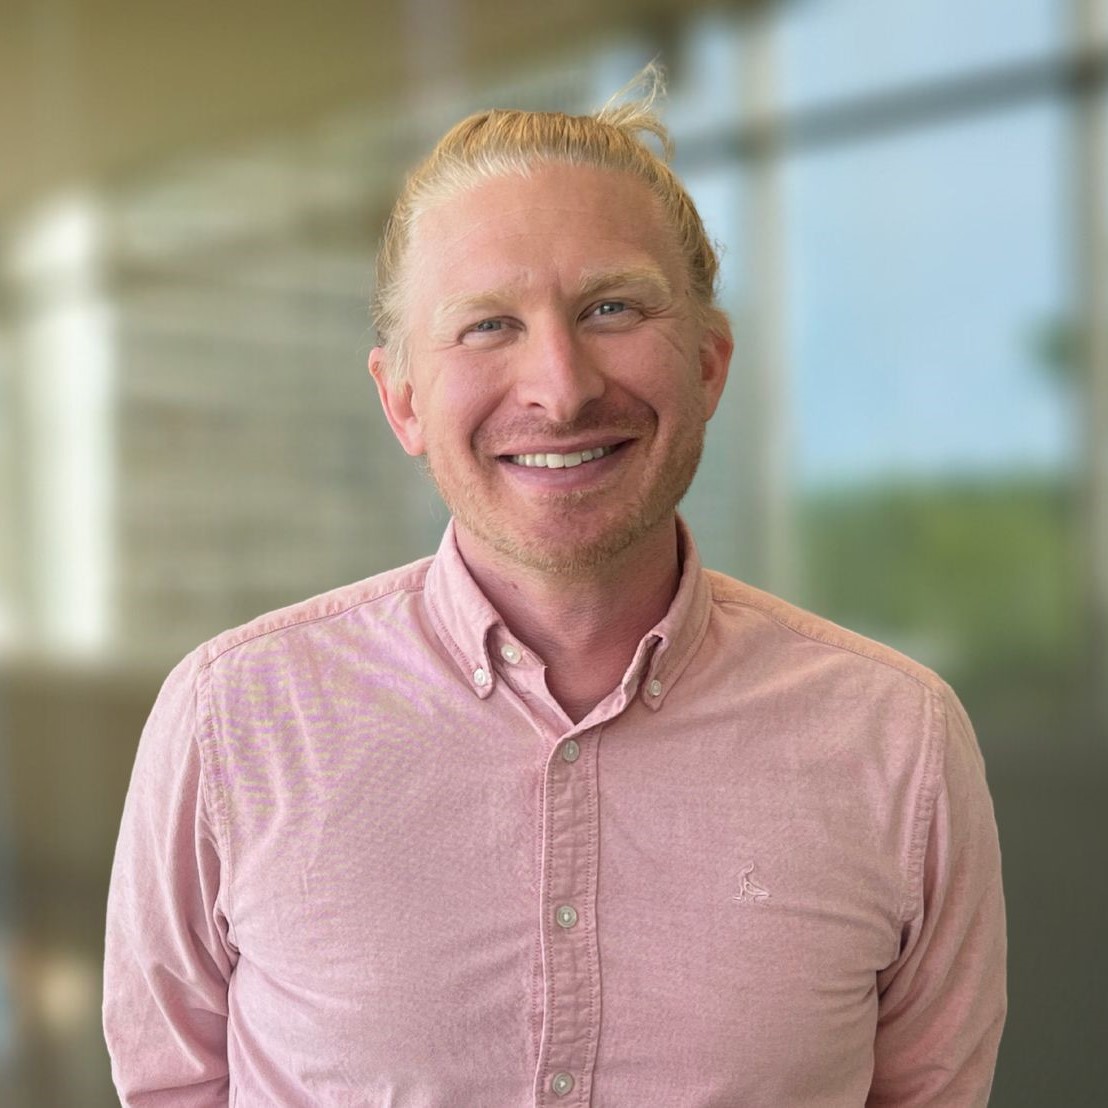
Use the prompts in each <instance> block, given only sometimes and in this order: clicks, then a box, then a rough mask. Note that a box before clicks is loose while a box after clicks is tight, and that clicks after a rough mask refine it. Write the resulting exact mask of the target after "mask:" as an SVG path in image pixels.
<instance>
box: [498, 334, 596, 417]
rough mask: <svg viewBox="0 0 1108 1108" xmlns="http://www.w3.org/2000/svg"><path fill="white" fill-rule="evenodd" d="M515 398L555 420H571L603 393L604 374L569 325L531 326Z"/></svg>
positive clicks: (521, 359) (523, 350)
mask: <svg viewBox="0 0 1108 1108" xmlns="http://www.w3.org/2000/svg"><path fill="white" fill-rule="evenodd" d="M520 362H521V364H520V365H519V366H518V375H517V379H516V390H515V391H516V398H517V400H518V401H519V402H520V404H522V405H523V406H525V407H527V408H530V409H532V410H534V409H542V413H543V415H544V416H545V417H546V418H547V419H549V420H551V421H552V422H554V423H570V422H572V420H574V419H576V418H577V416H578V415H579V414H580V412H581V410H582V409H583V408H584V407H585V406H586V405H587V404H589V403H590V402H591V401H593V400H596V399H598V398H599V397H600V396H602V395H603V394H604V388H605V384H604V375H603V373H602V372H601V369H600V367H599V366H598V365H597V364H596V362H595V360H594V357H593V353H592V352H591V351H589V350H588V349H587V347H586V344H585V343H583V342H581V341H580V339H579V338H578V336H577V335H576V334H575V332H574V330H573V328H572V327H571V326H567V325H566V324H565V323H562V322H560V321H559V322H558V323H551V324H549V325H546V326H542V327H533V328H532V329H531V331H530V332H529V333H528V335H527V339H526V341H525V342H524V343H523V349H522V350H521V358H520Z"/></svg>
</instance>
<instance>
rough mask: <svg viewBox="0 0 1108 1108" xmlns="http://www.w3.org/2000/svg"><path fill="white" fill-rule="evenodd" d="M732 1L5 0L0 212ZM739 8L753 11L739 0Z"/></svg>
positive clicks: (662, 26) (652, 37)
mask: <svg viewBox="0 0 1108 1108" xmlns="http://www.w3.org/2000/svg"><path fill="white" fill-rule="evenodd" d="M721 6H727V7H732V8H734V7H738V6H742V2H741V0H605V2H604V3H603V4H597V3H595V0H545V2H544V0H516V2H514V3H513V2H511V0H376V2H374V0H312V2H310V3H304V2H302V0H269V2H268V3H261V2H259V0H236V2H234V3H228V2H227V0H190V2H189V3H184V4H182V3H175V4H164V3H158V2H156V0H147V2H145V3H143V2H140V0H3V2H2V6H0V215H3V214H4V213H5V212H6V211H11V210H12V209H14V208H19V207H22V206H23V205H25V204H28V203H30V202H32V201H33V200H34V199H35V198H36V197H37V196H40V195H42V194H44V193H47V192H51V191H55V190H59V189H62V188H64V187H65V186H66V185H68V184H72V183H74V182H82V183H83V182H88V181H105V180H117V179H120V178H126V177H127V176H129V175H130V174H132V173H134V172H136V171H138V170H140V169H142V168H144V167H149V166H150V165H152V164H156V163H158V162H160V161H163V160H166V159H169V158H172V157H174V156H175V155H178V154H182V153H187V152H189V151H195V152H202V151H209V152H210V151H212V150H214V149H218V148H220V147H225V146H231V145H233V144H234V143H236V142H239V141H241V140H242V139H243V138H244V137H247V136H252V135H257V134H259V133H265V132H267V131H276V130H287V129H289V128H296V127H298V126H300V125H304V124H307V123H310V122H311V121H313V120H316V119H318V118H320V117H321V116H323V115H325V114H326V113H328V112H330V111H334V110H337V109H341V108H349V107H350V106H351V105H356V104H359V103H365V104H376V105H387V104H389V103H396V104H398V105H399V104H402V103H404V102H405V101H406V100H410V99H411V98H412V97H413V95H414V94H415V93H416V92H417V91H418V90H419V89H421V88H425V87H432V88H438V89H441V88H443V87H444V86H445V87H447V88H450V87H458V88H465V87H467V86H468V85H472V84H473V83H474V82H475V80H476V79H477V78H478V77H480V78H487V77H490V76H494V75H497V74H508V73H510V72H512V71H513V70H519V69H520V68H521V67H523V66H526V65H530V64H533V63H534V62H536V61H538V60H539V59H540V58H543V57H547V58H549V57H550V56H551V55H556V54H557V53H558V52H566V51H569V50H571V49H572V48H573V46H574V45H575V44H578V45H580V44H583V43H586V42H588V43H590V44H596V43H597V42H599V41H602V40H603V39H604V38H605V37H612V36H615V35H618V34H621V33H626V32H628V31H633V32H635V33H637V34H639V35H640V36H646V37H647V38H648V40H649V41H650V42H651V43H655V42H656V43H657V44H658V48H659V49H662V50H663V51H664V46H665V44H666V42H667V41H668V38H669V34H670V31H671V29H672V28H673V27H675V26H676V25H677V24H678V23H679V22H680V21H681V20H682V19H684V18H686V17H688V16H689V15H690V14H693V13H695V12H697V11H698V10H701V9H705V8H710V7H721ZM746 6H752V3H751V0H746Z"/></svg>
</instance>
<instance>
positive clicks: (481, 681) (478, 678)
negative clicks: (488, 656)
mask: <svg viewBox="0 0 1108 1108" xmlns="http://www.w3.org/2000/svg"><path fill="white" fill-rule="evenodd" d="M473 683H474V684H475V685H477V686H481V685H487V684H488V683H489V675H488V674H487V673H486V672H485V671H484V670H483V669H482V668H481V667H480V666H478V667H477V668H476V669H475V670H474V671H473Z"/></svg>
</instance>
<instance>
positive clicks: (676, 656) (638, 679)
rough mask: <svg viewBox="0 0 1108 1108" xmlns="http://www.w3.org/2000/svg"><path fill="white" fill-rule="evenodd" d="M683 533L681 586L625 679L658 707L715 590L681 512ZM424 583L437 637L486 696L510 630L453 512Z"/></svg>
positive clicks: (703, 626)
mask: <svg viewBox="0 0 1108 1108" xmlns="http://www.w3.org/2000/svg"><path fill="white" fill-rule="evenodd" d="M677 538H678V549H679V551H680V555H681V577H680V580H679V582H678V586H677V592H676V594H675V595H674V598H673V602H672V603H671V604H670V606H669V610H668V611H667V612H666V614H665V615H664V616H663V617H662V618H661V620H659V621H658V623H657V624H655V626H654V627H652V628H651V629H650V630H649V631H648V632H647V633H646V634H645V635H644V636H643V637H642V639H641V640H640V641H639V644H638V647H637V648H636V650H635V654H634V657H633V658H632V660H631V664H630V665H629V666H628V667H627V671H626V673H625V674H624V676H623V680H622V681H621V683H620V693H621V694H622V695H621V697H620V699H621V700H622V699H625V698H626V699H630V698H631V697H633V696H634V695H635V694H636V692H638V694H639V695H640V696H641V698H642V700H643V702H644V703H645V704H646V705H647V706H648V707H650V708H651V709H654V710H657V709H658V708H660V707H661V706H662V704H663V703H664V702H665V699H666V696H667V695H668V694H669V691H670V689H671V688H672V687H673V685H674V683H675V682H676V681H677V679H678V677H680V675H681V673H682V672H683V671H684V669H685V667H686V666H687V665H688V663H689V661H690V660H691V659H692V656H693V654H694V653H695V652H696V648H697V647H698V646H699V645H700V642H701V640H702V639H703V637H704V633H705V631H706V630H707V626H708V615H709V609H710V606H711V590H710V587H709V584H708V580H707V577H706V575H705V573H704V570H703V567H702V565H701V563H700V556H699V554H698V553H697V549H696V543H695V542H694V541H693V537H692V534H691V533H690V531H689V529H688V527H687V526H686V524H685V521H684V520H683V519H681V518H680V516H678V518H677ZM424 588H425V596H426V598H427V605H428V610H429V612H430V615H431V621H432V623H433V624H434V627H435V630H436V631H437V633H438V635H439V638H440V639H441V640H442V642H443V645H444V646H445V647H446V649H447V650H448V651H449V653H450V655H451V657H452V658H453V659H454V662H455V664H456V665H457V666H458V669H459V670H460V671H461V673H462V676H463V677H464V679H465V681H466V683H467V684H468V685H469V687H470V688H471V689H472V691H473V692H474V694H475V695H476V696H478V697H480V698H481V699H484V698H485V697H487V696H489V695H490V694H491V693H492V691H493V687H494V685H495V682H496V670H495V667H494V666H493V665H492V664H491V660H490V656H489V654H490V649H491V648H492V647H491V646H490V644H491V643H493V642H494V641H495V640H496V639H497V638H499V639H503V638H505V637H506V636H508V635H509V632H508V629H507V627H506V625H505V623H504V621H503V619H501V617H500V615H499V614H498V613H497V611H496V609H495V608H493V606H492V604H491V603H490V602H489V600H488V598H487V597H486V596H485V594H484V593H483V592H482V591H481V590H480V588H479V587H478V585H477V582H476V581H474V579H473V577H472V576H471V575H470V572H469V570H468V568H467V567H466V564H465V562H464V561H463V560H462V556H461V554H460V553H459V551H458V544H457V541H456V538H455V531H454V521H453V520H451V521H450V523H449V524H448V525H447V528H446V533H445V534H444V535H443V538H442V542H441V543H440V544H439V549H438V553H436V555H435V557H434V559H433V560H432V562H431V566H430V569H429V570H428V572H427V578H426V583H425V586H424ZM494 632H495V634H494Z"/></svg>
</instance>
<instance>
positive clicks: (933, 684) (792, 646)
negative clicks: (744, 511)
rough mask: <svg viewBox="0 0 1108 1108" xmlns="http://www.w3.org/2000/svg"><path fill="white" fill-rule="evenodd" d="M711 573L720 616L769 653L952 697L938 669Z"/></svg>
mask: <svg viewBox="0 0 1108 1108" xmlns="http://www.w3.org/2000/svg"><path fill="white" fill-rule="evenodd" d="M705 572H706V576H707V578H708V582H709V586H710V589H711V597H712V606H713V611H714V614H715V615H716V616H717V617H718V618H719V619H720V620H722V621H724V622H726V623H727V624H729V625H733V628H734V629H738V628H742V629H744V630H745V632H746V634H748V635H753V636H755V637H756V638H757V639H759V640H760V641H761V643H762V646H763V649H772V650H774V651H781V652H782V653H783V654H784V655H785V656H788V657H789V658H790V659H791V660H792V661H793V662H794V663H797V664H799V663H800V661H801V659H802V658H803V659H806V660H807V661H808V662H810V663H812V664H824V665H826V664H827V663H830V662H834V663H835V664H836V667H837V668H841V669H843V670H845V671H847V672H851V673H867V674H868V675H869V676H870V677H871V678H873V679H876V678H877V677H878V676H879V675H882V676H884V677H886V678H887V679H888V680H891V681H892V682H893V683H895V684H900V683H905V684H907V685H908V686H910V687H911V686H914V687H916V688H917V689H918V690H920V691H922V692H925V693H928V694H930V695H931V696H934V697H939V698H940V699H944V698H946V697H947V696H949V695H952V694H951V693H950V689H949V686H948V685H947V684H946V682H945V681H944V680H943V679H942V678H941V677H940V676H939V675H938V674H937V673H935V672H934V670H932V669H930V668H928V667H927V666H925V665H923V664H921V663H920V662H917V661H915V660H914V659H913V658H910V657H908V655H906V654H902V653H901V652H900V651H899V650H895V649H894V648H893V647H890V646H886V645H885V644H884V643H880V642H877V641H876V640H875V639H871V638H867V637H866V636H865V635H860V634H858V633H856V632H854V631H850V630H848V629H847V628H845V627H841V626H839V625H838V624H837V623H833V622H832V621H831V620H829V619H825V618H823V617H822V616H818V615H815V614H814V613H812V612H809V611H806V610H805V609H804V608H800V607H798V606H796V605H795V604H790V603H789V602H788V601H786V600H782V599H781V598H780V597H777V596H774V595H773V594H772V593H768V592H765V591H763V590H762V589H757V588H754V587H753V586H752V585H748V584H746V583H744V582H742V581H737V580H735V579H734V578H732V577H728V576H726V575H725V574H722V573H717V572H715V571H714V570H707V571H705Z"/></svg>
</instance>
